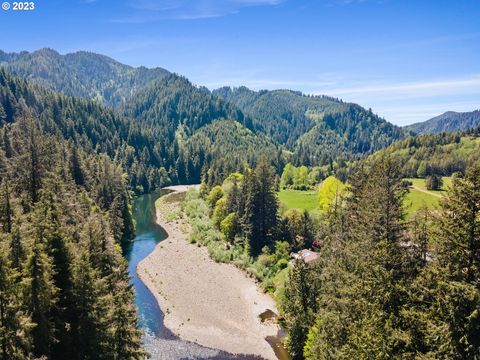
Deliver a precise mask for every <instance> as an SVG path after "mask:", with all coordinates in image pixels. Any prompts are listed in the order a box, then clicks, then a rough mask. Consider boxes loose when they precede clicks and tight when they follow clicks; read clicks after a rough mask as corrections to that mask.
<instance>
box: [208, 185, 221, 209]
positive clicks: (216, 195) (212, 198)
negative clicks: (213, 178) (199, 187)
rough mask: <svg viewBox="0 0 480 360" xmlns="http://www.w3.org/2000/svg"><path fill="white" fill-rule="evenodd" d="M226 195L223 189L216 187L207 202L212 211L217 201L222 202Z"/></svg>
mask: <svg viewBox="0 0 480 360" xmlns="http://www.w3.org/2000/svg"><path fill="white" fill-rule="evenodd" d="M224 195H225V192H224V191H223V189H222V187H221V186H219V185H217V186H215V187H214V188H213V189H212V190H211V191H210V193H209V194H208V197H207V201H208V204H209V205H210V207H211V208H212V209H214V208H215V206H216V205H217V201H218V200H220V199H221V198H222V197H223V196H224Z"/></svg>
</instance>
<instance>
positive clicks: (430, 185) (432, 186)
mask: <svg viewBox="0 0 480 360" xmlns="http://www.w3.org/2000/svg"><path fill="white" fill-rule="evenodd" d="M425 185H426V186H427V190H440V189H441V188H442V186H443V179H442V177H441V176H438V175H436V174H432V175H430V176H428V177H427V179H426V180H425Z"/></svg>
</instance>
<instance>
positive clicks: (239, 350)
mask: <svg viewBox="0 0 480 360" xmlns="http://www.w3.org/2000/svg"><path fill="white" fill-rule="evenodd" d="M187 189H188V187H186V186H181V187H171V188H167V190H171V191H172V192H173V193H172V194H175V193H176V194H178V193H181V192H184V191H187ZM172 194H169V195H166V196H172ZM162 207H167V208H168V209H165V208H163V209H162V211H160V210H159V209H156V216H157V223H158V225H160V226H161V227H162V228H163V229H164V230H165V231H166V232H167V233H168V237H167V239H165V240H163V241H162V242H160V243H159V244H157V246H156V248H155V250H154V251H153V252H152V253H151V254H150V255H148V256H147V257H146V258H145V259H144V260H142V261H141V262H140V263H139V264H138V267H137V273H138V275H139V277H140V279H141V280H142V281H143V282H144V284H145V285H146V286H147V287H148V288H149V289H150V291H151V292H152V293H153V295H154V296H155V298H156V299H157V301H158V303H159V304H160V306H161V309H162V310H163V312H164V313H165V319H164V322H165V326H166V327H167V328H168V329H170V330H171V331H172V332H173V333H174V334H176V335H178V336H179V338H181V339H184V340H188V341H192V342H195V343H198V344H200V345H203V346H207V347H210V348H214V349H219V350H223V351H227V352H229V353H235V354H248V355H254V356H259V357H261V358H264V359H276V356H275V354H274V352H273V350H272V348H271V347H270V345H269V344H268V342H267V341H266V340H265V338H267V337H269V336H275V335H276V334H277V331H278V326H277V325H276V324H273V323H270V322H266V323H262V322H261V321H260V318H259V317H258V315H259V314H260V313H262V312H263V311H265V310H266V309H272V310H274V311H276V307H275V302H274V301H273V299H272V298H271V297H270V296H268V295H267V294H264V293H263V292H262V291H261V290H260V289H259V288H258V286H257V284H256V283H255V282H254V280H253V279H251V278H248V277H247V276H246V275H245V274H244V273H243V272H242V271H241V270H239V269H237V268H236V267H234V266H233V265H230V264H219V263H215V262H214V261H213V260H211V259H210V257H209V255H208V251H207V249H206V248H204V247H198V246H197V245H195V244H190V243H189V242H188V233H189V226H188V222H187V221H186V219H183V218H175V219H174V220H172V219H171V220H170V221H168V220H167V219H166V218H165V215H164V214H166V213H173V212H176V211H178V207H179V204H178V203H175V202H162Z"/></svg>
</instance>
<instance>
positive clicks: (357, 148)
mask: <svg viewBox="0 0 480 360" xmlns="http://www.w3.org/2000/svg"><path fill="white" fill-rule="evenodd" d="M214 94H215V95H217V96H219V97H221V98H223V99H226V100H228V101H230V102H232V103H234V104H236V105H237V106H238V107H239V108H240V109H241V110H242V111H243V112H245V113H246V114H248V115H250V116H251V117H252V121H253V126H254V127H255V128H257V129H258V130H259V131H262V132H263V133H265V134H266V135H267V136H269V137H270V138H272V139H273V140H274V141H275V142H276V143H278V144H282V145H284V146H285V147H286V148H287V149H289V150H291V151H293V152H294V154H293V162H294V163H295V164H296V165H307V166H308V165H326V164H328V163H330V162H331V161H332V160H336V159H337V158H340V157H346V158H350V159H353V158H354V157H355V156H356V155H357V154H364V153H369V152H373V151H375V150H378V149H380V148H382V147H385V146H387V145H389V144H391V143H392V142H393V141H395V140H398V139H400V138H402V136H403V132H402V130H401V129H400V128H398V127H396V126H393V125H391V124H390V123H387V122H386V121H385V120H383V119H380V118H379V117H378V116H376V115H374V114H373V113H372V112H371V110H368V111H367V110H365V109H363V108H362V107H360V106H358V105H355V104H349V103H344V102H342V101H340V100H338V99H334V98H329V97H326V96H307V95H303V94H301V93H299V92H294V91H289V90H275V91H265V90H263V91H258V92H255V91H252V90H249V89H247V88H246V87H239V88H234V89H231V88H229V87H224V88H221V89H218V90H215V91H214Z"/></svg>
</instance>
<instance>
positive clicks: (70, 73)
mask: <svg viewBox="0 0 480 360" xmlns="http://www.w3.org/2000/svg"><path fill="white" fill-rule="evenodd" d="M0 65H3V66H5V67H6V68H7V69H8V70H9V71H11V72H12V73H13V74H15V75H18V76H21V77H23V78H26V79H28V80H29V81H31V82H33V83H37V84H40V85H42V86H44V87H47V88H49V89H52V90H55V91H58V92H62V93H64V94H66V95H70V96H78V97H82V98H85V99H95V100H98V101H100V102H102V103H104V104H106V105H109V106H117V105H119V104H120V103H122V102H123V101H125V99H127V98H130V97H131V96H132V95H134V94H135V93H137V92H138V91H139V90H141V89H143V88H144V87H145V86H147V85H149V84H150V83H152V82H153V81H155V80H159V79H161V78H163V77H165V76H166V75H168V74H169V72H168V71H167V70H165V69H162V68H154V69H147V68H145V67H138V68H134V67H131V66H128V65H124V64H121V63H119V62H118V61H115V60H113V59H111V58H109V57H107V56H104V55H99V54H95V53H91V52H86V51H79V52H75V53H71V54H66V55H60V54H59V53H58V52H56V51H54V50H52V49H41V50H38V51H34V52H31V53H29V52H26V51H23V52H20V53H5V52H3V51H1V50H0Z"/></svg>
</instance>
